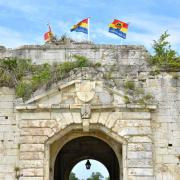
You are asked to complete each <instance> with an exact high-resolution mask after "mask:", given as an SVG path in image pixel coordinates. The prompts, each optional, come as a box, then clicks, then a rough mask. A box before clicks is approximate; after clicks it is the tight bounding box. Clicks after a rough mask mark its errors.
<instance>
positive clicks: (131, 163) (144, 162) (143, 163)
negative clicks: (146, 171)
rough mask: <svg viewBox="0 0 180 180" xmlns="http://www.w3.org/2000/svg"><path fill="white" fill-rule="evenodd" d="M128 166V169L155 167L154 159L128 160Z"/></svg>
mask: <svg viewBox="0 0 180 180" xmlns="http://www.w3.org/2000/svg"><path fill="white" fill-rule="evenodd" d="M127 166H128V168H130V167H134V168H139V167H142V168H143V167H148V168H149V167H153V161H152V159H143V158H142V159H134V158H132V159H128V161H127Z"/></svg>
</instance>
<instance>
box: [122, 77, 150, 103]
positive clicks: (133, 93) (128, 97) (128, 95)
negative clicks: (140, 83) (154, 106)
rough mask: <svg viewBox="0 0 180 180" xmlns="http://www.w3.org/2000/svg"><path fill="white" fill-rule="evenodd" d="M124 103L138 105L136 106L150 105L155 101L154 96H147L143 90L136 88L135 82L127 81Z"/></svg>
mask: <svg viewBox="0 0 180 180" xmlns="http://www.w3.org/2000/svg"><path fill="white" fill-rule="evenodd" d="M124 89H125V95H124V102H125V103H126V104H129V103H136V104H142V105H146V104H150V103H152V101H153V99H154V98H153V96H152V95H151V94H150V93H148V94H146V93H145V91H144V89H143V88H139V87H137V86H136V84H135V82H134V81H133V80H127V81H125V82H124Z"/></svg>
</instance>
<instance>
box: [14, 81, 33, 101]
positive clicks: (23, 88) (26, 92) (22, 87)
mask: <svg viewBox="0 0 180 180" xmlns="http://www.w3.org/2000/svg"><path fill="white" fill-rule="evenodd" d="M32 92H33V89H32V84H31V83H29V82H20V83H19V84H18V85H17V86H16V95H17V97H22V98H23V99H25V100H27V99H28V98H29V97H30V96H31V94H32Z"/></svg>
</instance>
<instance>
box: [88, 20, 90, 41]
mask: <svg viewBox="0 0 180 180" xmlns="http://www.w3.org/2000/svg"><path fill="white" fill-rule="evenodd" d="M89 27H90V18H89V17H88V41H89V42H90V35H89V34H90V33H89V29H90V28H89Z"/></svg>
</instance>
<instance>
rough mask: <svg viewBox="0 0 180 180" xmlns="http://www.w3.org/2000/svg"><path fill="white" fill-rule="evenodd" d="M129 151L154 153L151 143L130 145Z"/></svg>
mask: <svg viewBox="0 0 180 180" xmlns="http://www.w3.org/2000/svg"><path fill="white" fill-rule="evenodd" d="M128 151H152V144H151V143H128Z"/></svg>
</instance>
